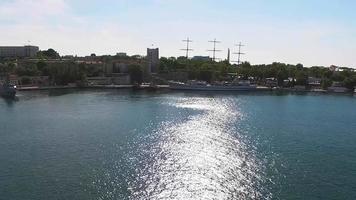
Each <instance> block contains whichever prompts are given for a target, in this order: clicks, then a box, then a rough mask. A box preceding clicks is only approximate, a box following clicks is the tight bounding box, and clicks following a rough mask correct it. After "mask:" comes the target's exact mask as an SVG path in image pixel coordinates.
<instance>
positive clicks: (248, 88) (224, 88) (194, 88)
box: [170, 85, 257, 91]
mask: <svg viewBox="0 0 356 200" xmlns="http://www.w3.org/2000/svg"><path fill="white" fill-rule="evenodd" d="M170 89H172V90H192V91H255V90H257V87H255V86H218V85H201V86H200V85H196V86H191V85H170Z"/></svg>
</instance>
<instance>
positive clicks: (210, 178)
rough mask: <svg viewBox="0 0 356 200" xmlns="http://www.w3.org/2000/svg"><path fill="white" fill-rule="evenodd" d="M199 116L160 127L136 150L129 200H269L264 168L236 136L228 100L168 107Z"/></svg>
mask: <svg viewBox="0 0 356 200" xmlns="http://www.w3.org/2000/svg"><path fill="white" fill-rule="evenodd" d="M170 105H171V106H176V107H178V108H183V109H194V110H199V111H201V112H200V114H198V115H195V116H191V117H189V118H187V119H185V120H182V121H178V120H177V121H171V122H165V123H162V124H161V125H160V126H159V128H157V130H156V131H154V132H153V133H152V134H151V135H150V136H149V137H150V138H149V140H151V141H154V142H153V143H152V142H151V143H146V144H145V145H143V146H142V147H141V150H140V151H139V152H142V154H141V155H140V156H141V161H140V163H139V164H138V165H137V176H136V179H135V181H134V182H132V183H130V185H131V193H132V195H131V199H256V198H259V199H261V198H263V199H268V198H270V195H269V193H268V191H266V190H267V189H264V188H262V186H261V185H262V182H263V164H262V163H261V162H260V161H258V159H257V158H256V156H255V155H254V154H253V152H252V151H251V150H248V149H249V148H248V146H247V144H246V143H244V140H243V139H242V136H241V135H240V134H239V133H238V131H237V128H236V127H238V124H239V123H241V121H242V120H243V115H242V112H241V111H239V106H238V102H236V101H233V100H231V99H225V100H218V99H213V98H211V99H209V98H179V99H176V101H175V103H173V104H170Z"/></svg>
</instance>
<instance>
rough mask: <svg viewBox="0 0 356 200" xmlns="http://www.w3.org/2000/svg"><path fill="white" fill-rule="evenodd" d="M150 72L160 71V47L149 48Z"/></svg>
mask: <svg viewBox="0 0 356 200" xmlns="http://www.w3.org/2000/svg"><path fill="white" fill-rule="evenodd" d="M147 62H148V72H150V73H158V67H159V48H156V49H147Z"/></svg>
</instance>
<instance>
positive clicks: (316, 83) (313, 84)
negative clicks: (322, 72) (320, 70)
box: [307, 77, 322, 89]
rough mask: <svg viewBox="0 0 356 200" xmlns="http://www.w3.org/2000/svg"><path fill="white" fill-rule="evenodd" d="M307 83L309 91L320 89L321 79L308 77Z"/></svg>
mask: <svg viewBox="0 0 356 200" xmlns="http://www.w3.org/2000/svg"><path fill="white" fill-rule="evenodd" d="M307 82H308V86H309V87H310V89H321V82H322V79H321V78H315V77H308V80H307Z"/></svg>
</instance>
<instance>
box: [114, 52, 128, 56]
mask: <svg viewBox="0 0 356 200" xmlns="http://www.w3.org/2000/svg"><path fill="white" fill-rule="evenodd" d="M116 56H119V57H126V56H127V53H125V52H119V53H116Z"/></svg>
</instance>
